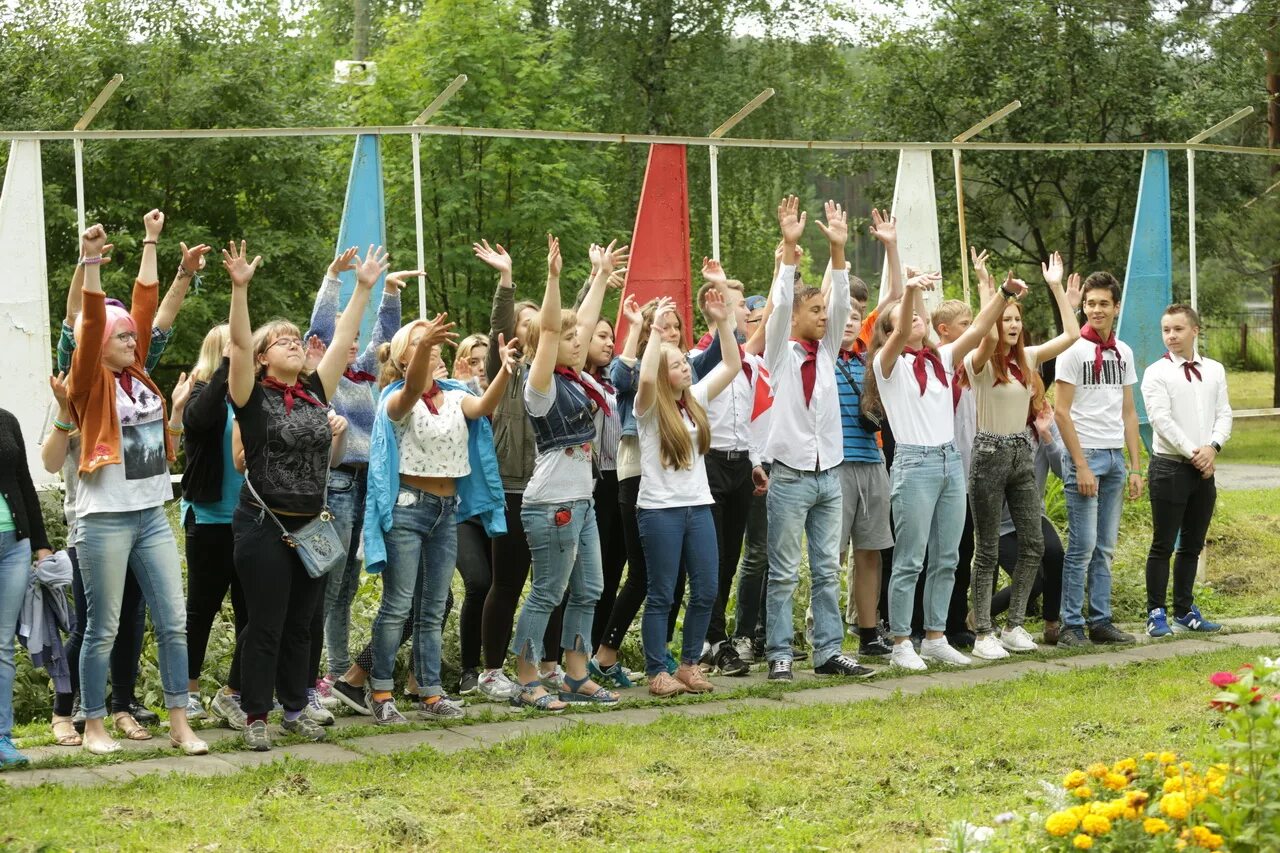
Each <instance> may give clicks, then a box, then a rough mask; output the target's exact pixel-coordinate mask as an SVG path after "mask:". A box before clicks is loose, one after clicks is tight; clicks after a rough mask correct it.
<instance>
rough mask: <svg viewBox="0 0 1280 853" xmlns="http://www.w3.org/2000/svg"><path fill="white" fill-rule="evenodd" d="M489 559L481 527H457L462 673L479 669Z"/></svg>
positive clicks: (490, 574)
mask: <svg viewBox="0 0 1280 853" xmlns="http://www.w3.org/2000/svg"><path fill="white" fill-rule="evenodd" d="M492 559H493V548H492V546H491V544H490V542H489V535H488V534H487V533H485V532H484V523H483V522H481V521H480V520H479V519H475V518H469V519H467V520H466V521H464V522H462V523H461V524H459V525H458V574H460V575H462V588H463V596H462V612H461V614H460V616H459V619H458V622H459V626H458V635H459V640H460V645H461V650H460V651H461V656H462V668H463V669H479V668H480V649H481V647H482V646H483V643H484V640H483V633H482V629H481V626H482V625H483V622H484V602H485V599H486V598H487V597H488V595H489V587H490V586H491V584H492V581H493V570H492V568H491V564H490V561H491V560H492ZM449 609H451V608H449ZM449 609H446V610H445V613H448V612H449Z"/></svg>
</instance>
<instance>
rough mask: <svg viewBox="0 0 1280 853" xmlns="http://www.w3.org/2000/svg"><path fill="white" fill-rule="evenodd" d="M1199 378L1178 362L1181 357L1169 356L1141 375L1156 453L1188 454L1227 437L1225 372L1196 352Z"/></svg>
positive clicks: (1228, 409)
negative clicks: (1189, 375) (1190, 374)
mask: <svg viewBox="0 0 1280 853" xmlns="http://www.w3.org/2000/svg"><path fill="white" fill-rule="evenodd" d="M1194 358H1195V360H1196V361H1198V362H1199V364H1198V365H1197V369H1198V370H1199V371H1200V377H1201V378H1200V379H1196V378H1195V377H1194V376H1192V377H1191V381H1190V382H1188V381H1187V372H1186V370H1185V369H1184V368H1183V366H1182V365H1184V364H1186V359H1184V358H1182V356H1178V355H1173V354H1172V353H1170V354H1169V358H1161V359H1158V360H1157V361H1156V362H1155V363H1154V364H1152V365H1151V366H1150V367H1148V368H1147V369H1146V371H1145V372H1144V373H1143V374H1142V399H1143V402H1145V403H1146V405H1147V419H1148V420H1149V421H1150V422H1151V429H1152V431H1153V432H1154V433H1155V441H1154V442H1153V447H1154V450H1155V452H1156V453H1168V454H1172V455H1174V456H1185V457H1188V458H1190V456H1191V454H1193V453H1195V451H1196V448H1198V447H1204V446H1205V445H1207V444H1209V443H1210V442H1214V441H1216V442H1217V443H1218V444H1219V445H1223V444H1226V443H1227V439H1229V438H1231V404H1230V403H1229V402H1227V372H1226V370H1225V369H1223V367H1222V365H1221V364H1219V363H1218V362H1216V361H1214V360H1213V359H1211V358H1205V357H1204V356H1202V355H1200V354H1199V353H1196V354H1194Z"/></svg>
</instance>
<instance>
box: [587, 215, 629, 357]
mask: <svg viewBox="0 0 1280 853" xmlns="http://www.w3.org/2000/svg"><path fill="white" fill-rule="evenodd" d="M616 243H617V241H616V240H615V241H613V242H612V243H610V244H609V245H608V246H604V247H601V246H597V245H595V244H592V246H591V250H590V251H591V269H592V271H593V276H592V278H591V285H590V286H589V287H588V288H587V295H586V297H585V298H584V299H583V300H582V304H581V305H580V306H579V307H578V340H580V341H589V340H591V336H592V334H594V333H595V329H596V323H598V322H599V321H600V307H601V306H602V305H604V295H605V292H606V291H607V290H608V284H609V278H610V276H612V275H613V271H614V269H616V268H617V267H619V266H621V265H623V264H625V263H626V262H627V257H628V255H627V247H626V246H621V247H619V248H614V246H615V244H616ZM586 363H587V347H586V346H585V345H584V346H583V347H582V349H581V353H580V355H579V356H578V363H577V364H575V365H574V369H575V370H581V369H582V367H583V365H585V364H586Z"/></svg>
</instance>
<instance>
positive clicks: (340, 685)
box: [329, 678, 373, 717]
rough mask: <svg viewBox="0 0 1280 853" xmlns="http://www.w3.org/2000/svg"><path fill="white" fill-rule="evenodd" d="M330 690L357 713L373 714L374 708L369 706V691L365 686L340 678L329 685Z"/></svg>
mask: <svg viewBox="0 0 1280 853" xmlns="http://www.w3.org/2000/svg"><path fill="white" fill-rule="evenodd" d="M329 692H330V694H332V695H333V696H336V697H337V699H338V701H339V702H341V703H342V704H343V705H346V706H347V707H348V708H350V709H351V710H353V711H355V712H356V713H357V714H364V715H365V716H366V717H367V716H371V715H372V714H373V709H372V708H370V707H369V691H367V690H365V688H363V687H356V686H354V685H352V684H348V683H347V682H345V681H343V680H342V679H341V678H339V679H338V680H337V681H335V682H333V684H331V685H329Z"/></svg>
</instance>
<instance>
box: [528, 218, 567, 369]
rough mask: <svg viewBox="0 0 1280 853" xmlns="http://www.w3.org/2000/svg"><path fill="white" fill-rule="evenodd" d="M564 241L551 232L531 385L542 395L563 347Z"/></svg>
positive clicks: (548, 241) (548, 239) (548, 238)
mask: <svg viewBox="0 0 1280 853" xmlns="http://www.w3.org/2000/svg"><path fill="white" fill-rule="evenodd" d="M560 268H561V260H560V241H559V240H557V239H556V238H555V237H552V236H551V235H550V234H548V235H547V288H546V291H545V292H544V293H543V295H542V310H541V311H540V312H539V313H538V328H539V334H538V352H537V353H536V354H535V355H534V357H533V364H532V365H531V366H530V367H529V384H530V385H532V386H533V390H535V391H537V392H538V393H539V394H547V393H549V392H550V391H551V374H552V373H553V372H555V369H556V354H557V353H558V352H559V350H560Z"/></svg>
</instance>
